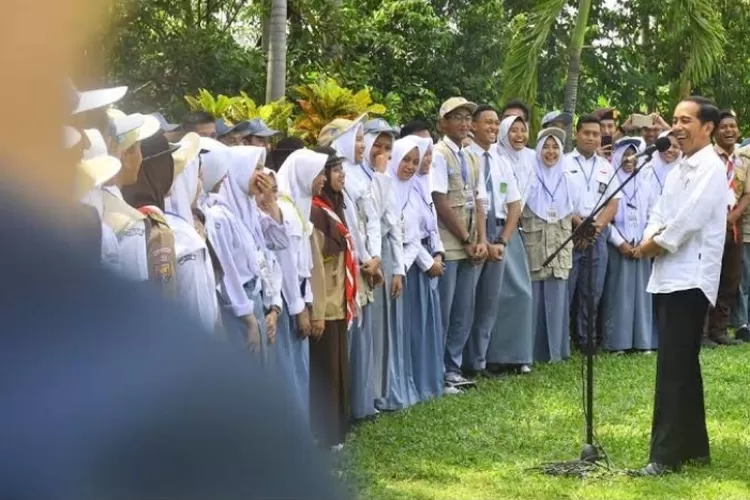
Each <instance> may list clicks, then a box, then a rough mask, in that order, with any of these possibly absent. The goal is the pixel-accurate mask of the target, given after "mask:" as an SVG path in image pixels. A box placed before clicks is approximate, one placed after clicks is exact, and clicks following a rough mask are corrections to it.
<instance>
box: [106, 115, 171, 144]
mask: <svg viewBox="0 0 750 500" xmlns="http://www.w3.org/2000/svg"><path fill="white" fill-rule="evenodd" d="M107 116H109V123H110V126H111V128H112V135H114V136H115V137H116V138H117V142H119V143H120V147H121V149H122V150H126V149H128V148H129V147H131V146H132V145H133V144H135V143H136V142H140V141H142V140H144V139H148V138H149V137H151V136H152V135H154V134H156V133H157V132H159V130H160V129H161V125H160V124H159V120H157V119H156V118H154V117H153V116H151V115H142V114H140V113H133V114H131V115H126V114H125V113H123V112H122V111H120V110H119V109H114V108H112V109H108V110H107Z"/></svg>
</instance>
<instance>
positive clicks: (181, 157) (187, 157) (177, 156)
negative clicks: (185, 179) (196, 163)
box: [172, 132, 201, 177]
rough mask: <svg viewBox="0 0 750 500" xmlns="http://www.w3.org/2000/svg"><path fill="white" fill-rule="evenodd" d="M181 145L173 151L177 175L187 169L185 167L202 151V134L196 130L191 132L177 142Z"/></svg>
mask: <svg viewBox="0 0 750 500" xmlns="http://www.w3.org/2000/svg"><path fill="white" fill-rule="evenodd" d="M176 146H178V147H179V149H177V150H176V151H174V152H173V153H172V158H173V159H174V175H175V177H177V176H178V175H180V173H182V171H183V170H185V167H186V166H187V165H188V163H190V162H191V161H193V160H194V159H195V157H196V156H198V153H200V151H201V142H200V136H199V135H198V134H196V133H195V132H190V133H188V134H186V135H185V137H183V138H182V140H180V142H179V143H177V144H176Z"/></svg>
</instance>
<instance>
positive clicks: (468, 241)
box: [461, 236, 471, 246]
mask: <svg viewBox="0 0 750 500" xmlns="http://www.w3.org/2000/svg"><path fill="white" fill-rule="evenodd" d="M461 244H462V245H464V246H466V245H471V238H470V237H468V236H467V237H466V238H464V239H462V240H461Z"/></svg>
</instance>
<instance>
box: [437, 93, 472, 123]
mask: <svg viewBox="0 0 750 500" xmlns="http://www.w3.org/2000/svg"><path fill="white" fill-rule="evenodd" d="M460 108H466V109H467V110H469V112H470V113H473V112H474V111H476V109H477V105H476V103H473V102H471V101H467V100H466V99H464V98H463V97H451V98H450V99H448V100H447V101H445V102H444V103H443V104H442V105H441V106H440V112H439V113H438V117H440V118H445V115H447V114H448V113H450V112H452V111H455V110H457V109H460Z"/></svg>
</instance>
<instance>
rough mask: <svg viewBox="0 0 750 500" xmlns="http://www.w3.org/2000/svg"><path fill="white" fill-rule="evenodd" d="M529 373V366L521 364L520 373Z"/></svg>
mask: <svg viewBox="0 0 750 500" xmlns="http://www.w3.org/2000/svg"><path fill="white" fill-rule="evenodd" d="M529 373H531V367H530V366H529V365H521V375H528V374H529Z"/></svg>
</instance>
